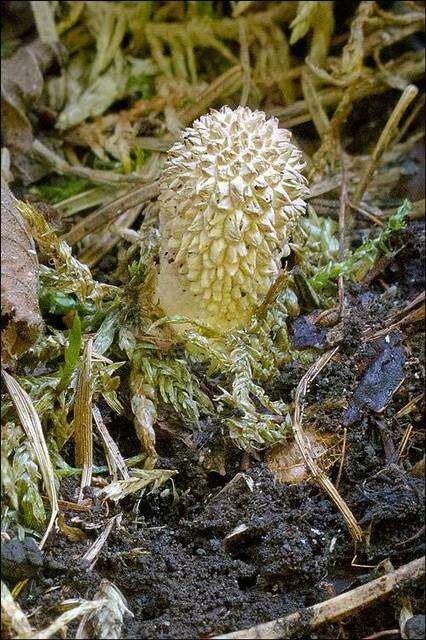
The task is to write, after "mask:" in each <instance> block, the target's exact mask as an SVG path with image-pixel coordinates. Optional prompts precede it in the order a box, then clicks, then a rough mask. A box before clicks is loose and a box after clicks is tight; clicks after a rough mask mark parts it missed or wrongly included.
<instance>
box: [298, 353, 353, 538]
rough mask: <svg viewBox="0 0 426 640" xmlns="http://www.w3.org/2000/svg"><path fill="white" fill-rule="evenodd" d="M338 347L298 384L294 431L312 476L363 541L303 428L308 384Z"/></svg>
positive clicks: (351, 532) (349, 512) (313, 367)
mask: <svg viewBox="0 0 426 640" xmlns="http://www.w3.org/2000/svg"><path fill="white" fill-rule="evenodd" d="M337 350H338V347H335V348H334V349H331V350H330V351H327V353H324V355H322V356H321V357H320V358H319V359H318V360H317V361H316V362H315V363H314V364H313V365H312V366H311V367H310V368H309V369H308V371H307V372H306V373H305V375H304V376H303V378H302V379H301V381H300V382H299V384H298V385H297V389H296V395H295V407H294V417H293V433H294V438H295V440H296V442H297V444H298V446H299V448H300V451H301V453H302V456H303V459H304V461H305V463H306V465H307V466H308V468H309V470H310V472H311V473H312V476H313V478H314V480H315V481H316V482H318V484H319V485H320V486H321V487H322V488H323V489H324V491H326V492H327V493H328V495H329V496H330V498H331V499H332V500H333V502H334V503H335V505H336V506H337V508H338V509H339V511H340V513H341V514H342V516H343V517H344V519H345V520H346V523H347V525H348V529H349V531H350V534H351V536H352V538H353V539H354V541H355V542H356V543H357V542H361V540H362V531H361V528H360V526H359V525H358V523H357V521H356V520H355V517H354V515H353V513H352V511H351V510H350V509H349V507H348V505H347V504H346V502H345V501H344V500H343V498H342V497H341V496H340V494H339V492H338V491H337V489H336V488H335V486H334V485H333V484H332V483H331V482H330V480H329V479H328V478H327V477H326V476H325V475H324V472H323V471H322V469H320V467H319V466H318V465H317V463H316V462H315V460H314V458H313V456H312V454H311V451H310V445H309V441H308V440H307V438H306V437H305V434H304V432H303V428H302V416H303V400H304V397H305V396H306V393H307V391H308V386H309V385H310V383H311V382H312V381H313V380H314V379H315V378H316V377H317V375H318V374H319V373H320V371H321V370H322V369H323V368H324V367H325V365H326V364H327V363H328V362H329V361H330V360H331V358H332V357H333V356H334V354H335V353H336V352H337Z"/></svg>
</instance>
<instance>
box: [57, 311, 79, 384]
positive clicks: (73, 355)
mask: <svg viewBox="0 0 426 640" xmlns="http://www.w3.org/2000/svg"><path fill="white" fill-rule="evenodd" d="M80 350H81V322H80V317H79V315H78V313H76V314H75V316H74V322H73V323H72V327H71V329H70V331H69V335H68V345H67V346H66V347H65V363H64V366H63V368H62V372H61V378H60V380H59V384H58V387H57V390H58V391H63V390H64V389H66V388H67V386H68V383H69V381H70V380H71V376H72V373H73V371H74V369H75V367H76V366H77V362H78V360H79V356H80Z"/></svg>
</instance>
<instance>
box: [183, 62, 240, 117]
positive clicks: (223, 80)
mask: <svg viewBox="0 0 426 640" xmlns="http://www.w3.org/2000/svg"><path fill="white" fill-rule="evenodd" d="M243 77H244V71H243V69H242V67H241V66H240V65H237V66H235V67H232V69H228V71H225V73H223V74H222V75H221V76H219V77H218V78H216V79H215V80H213V82H212V83H211V84H210V85H209V86H208V87H207V89H206V90H205V91H203V92H202V93H200V94H199V96H198V98H197V104H196V105H195V106H192V107H188V108H187V109H184V110H183V111H180V112H179V113H178V118H179V120H180V121H181V122H182V123H183V124H185V125H187V124H190V123H191V122H192V121H193V120H195V118H198V116H199V115H201V114H202V113H205V112H206V111H207V109H208V108H209V106H210V105H211V104H212V103H213V102H214V101H215V100H217V98H219V97H220V96H221V95H224V96H225V95H230V94H231V93H234V91H237V90H238V89H239V88H240V86H241V84H242V82H243Z"/></svg>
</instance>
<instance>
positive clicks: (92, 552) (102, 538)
mask: <svg viewBox="0 0 426 640" xmlns="http://www.w3.org/2000/svg"><path fill="white" fill-rule="evenodd" d="M121 518H122V514H121V513H119V514H117V515H116V516H114V517H112V518H111V519H110V520H108V523H107V526H106V527H105V529H104V530H103V531H102V533H101V534H100V535H99V536H98V537H97V538H96V540H95V542H94V543H93V544H92V545H91V546H90V547H89V549H88V550H87V551H86V553H85V554H84V556H83V558H82V559H83V560H86V562H88V563H89V564H90V569H93V567H94V566H95V564H96V561H97V559H98V556H99V554H100V552H101V549H102V547H103V546H104V544H105V542H106V541H107V539H108V536H109V534H110V533H111V531H112V528H113V526H114V525H115V524H120V522H121Z"/></svg>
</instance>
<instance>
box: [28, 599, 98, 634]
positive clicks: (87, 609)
mask: <svg viewBox="0 0 426 640" xmlns="http://www.w3.org/2000/svg"><path fill="white" fill-rule="evenodd" d="M104 604H105V602H104V600H92V601H90V600H83V601H82V602H81V601H80V602H79V604H77V605H76V606H73V607H72V609H69V610H68V611H65V613H62V614H61V615H60V616H59V617H58V618H56V620H54V621H53V622H52V623H51V624H50V625H49V626H48V627H46V628H45V629H40V630H39V631H32V632H30V633H28V634H22V635H21V636H20V638H21V639H22V640H24V639H26V638H28V640H31V639H32V638H37V640H45V639H46V638H51V637H52V636H54V637H66V636H63V635H62V634H63V631H64V629H66V627H67V625H68V624H69V623H70V622H72V621H73V620H75V618H79V617H80V616H84V615H86V614H89V613H91V612H92V611H95V610H96V609H99V608H100V607H102V606H103V605H104ZM59 634H61V636H59Z"/></svg>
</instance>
